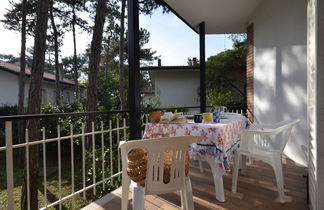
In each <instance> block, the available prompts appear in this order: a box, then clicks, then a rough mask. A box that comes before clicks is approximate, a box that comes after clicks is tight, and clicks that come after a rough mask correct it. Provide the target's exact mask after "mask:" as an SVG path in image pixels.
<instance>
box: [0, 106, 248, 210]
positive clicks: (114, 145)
mask: <svg viewBox="0 0 324 210" xmlns="http://www.w3.org/2000/svg"><path fill="white" fill-rule="evenodd" d="M173 111H175V112H177V110H173ZM224 111H228V110H224ZM231 112H234V111H233V110H232V111H231ZM235 112H236V113H241V114H243V110H238V109H237V110H235ZM198 113H200V112H199V110H198V109H196V110H191V111H187V112H184V115H185V116H189V115H194V114H198ZM244 113H245V112H244ZM64 115H67V116H68V114H63V116H64ZM142 119H143V123H144V125H146V123H147V122H148V121H149V120H148V115H143V117H142ZM12 124H13V121H12V120H8V121H5V146H0V153H1V152H5V153H6V155H5V157H6V172H5V173H6V179H7V187H6V190H7V209H14V206H15V203H14V187H15V185H14V184H15V183H14V150H18V149H19V148H23V149H22V150H23V151H25V154H24V155H25V158H26V160H27V161H26V171H27V205H28V209H29V207H30V187H29V186H30V179H29V174H30V172H29V168H30V167H29V148H30V147H31V146H34V145H38V146H39V147H41V148H42V151H41V152H42V160H40V162H41V163H40V165H42V166H43V167H42V173H43V180H42V183H43V185H44V187H43V199H42V205H40V209H47V208H51V207H54V206H58V207H59V209H61V208H62V203H63V202H64V201H66V200H68V199H72V202H74V199H75V198H76V196H77V195H80V194H82V198H83V199H87V195H86V191H89V190H92V194H93V195H96V193H97V190H96V188H97V186H98V185H102V189H103V190H105V188H106V184H107V182H111V181H112V180H113V179H114V178H116V179H119V180H120V178H121V176H120V175H121V164H120V158H121V157H120V152H119V149H118V145H119V141H120V140H123V141H127V140H128V139H127V129H129V127H128V126H127V121H126V119H125V118H122V119H121V118H118V119H117V120H115V121H114V125H113V122H112V121H111V120H109V121H108V123H107V125H105V124H104V122H103V121H101V122H99V125H98V124H95V123H94V122H92V124H91V128H92V129H91V131H90V132H86V131H85V124H84V123H82V124H81V131H80V132H78V133H75V132H74V131H75V130H77V129H75V127H73V125H72V124H70V131H69V134H67V135H61V134H62V132H61V130H62V129H61V127H60V125H57V136H56V137H54V138H53V137H51V138H47V137H46V131H47V129H49V128H46V127H43V128H42V129H41V133H42V138H41V139H40V140H36V141H34V140H30V139H29V138H28V129H26V133H25V134H26V135H25V143H20V144H14V143H13V125H12ZM96 128H97V129H96ZM65 133H66V132H65ZM142 134H143V133H142ZM86 136H91V137H92V138H91V144H92V147H91V151H90V152H89V151H88V159H86V148H85V142H86ZM80 139H81V154H82V184H81V183H76V180H75V171H76V170H77V168H76V167H75V165H76V160H75V156H76V154H75V145H76V143H77V142H79V143H80ZM66 141H69V142H70V148H69V150H70V158H69V160H70V167H71V172H70V173H71V189H70V191H71V193H69V194H68V195H66V193H64V195H63V193H62V143H63V142H66ZM51 142H56V143H57V171H58V179H57V185H58V186H57V190H58V193H57V194H58V199H57V200H55V201H53V200H52V201H51V202H50V201H49V200H48V192H47V191H48V180H47V173H48V167H47V149H46V147H47V144H48V143H51ZM107 147H108V150H105V148H107ZM65 149H66V148H65ZM98 150H100V153H101V154H100V155H101V157H105V158H101V160H100V161H101V166H99V167H101V174H98V172H96V167H98V163H97V164H96V158H98V157H97V156H98V154H97V153H96V151H97V152H98ZM116 150H117V151H116ZM107 151H108V152H107ZM79 153H80V151H79ZM89 153H90V154H89ZM113 153H117V163H116V162H115V164H114V161H113V159H114V157H113ZM89 156H90V157H91V159H92V160H91V163H90V165H91V167H92V176H91V177H89V176H87V174H86V173H87V171H86V163H87V164H89ZM87 160H88V161H87ZM63 161H64V164H68V163H67V162H66V159H63ZM79 165H80V164H78V166H79ZM106 166H108V167H109V169H110V170H109V174H108V175H107V172H106ZM105 172H106V173H105ZM86 178H88V181H87V180H86ZM89 179H91V181H90V182H89ZM77 184H78V186H79V187H78V188H76V185H77ZM80 185H81V186H82V187H81V189H80ZM39 190H40V189H39ZM16 196H17V195H16ZM16 205H17V204H16ZM2 207H3V206H2Z"/></svg>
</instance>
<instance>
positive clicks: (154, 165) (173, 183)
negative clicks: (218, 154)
mask: <svg viewBox="0 0 324 210" xmlns="http://www.w3.org/2000/svg"><path fill="white" fill-rule="evenodd" d="M197 140H198V139H197V137H193V136H179V137H166V138H157V139H148V140H136V141H129V142H121V144H120V149H121V155H122V166H123V172H122V210H126V209H127V208H128V194H129V185H130V178H129V177H128V175H127V161H128V160H127V155H128V153H129V152H130V151H131V150H132V149H134V148H141V149H144V150H145V151H146V152H147V156H148V157H147V169H146V179H145V187H141V186H140V185H138V184H136V183H134V182H132V185H133V186H132V190H133V209H135V210H143V209H144V194H145V195H152V194H163V193H168V192H175V191H181V207H182V209H188V210H191V209H194V207H193V199H192V189H191V182H190V178H189V176H186V175H185V160H186V152H187V151H188V146H189V145H190V144H192V143H194V142H197ZM166 150H168V151H171V152H172V161H171V173H170V174H171V176H170V181H169V182H168V183H164V182H163V173H164V151H166Z"/></svg>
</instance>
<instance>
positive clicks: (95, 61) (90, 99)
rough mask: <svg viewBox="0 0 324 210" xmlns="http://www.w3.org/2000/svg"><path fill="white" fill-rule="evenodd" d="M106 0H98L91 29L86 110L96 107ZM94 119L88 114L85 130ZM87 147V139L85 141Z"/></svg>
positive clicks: (94, 109) (93, 109) (92, 109)
mask: <svg viewBox="0 0 324 210" xmlns="http://www.w3.org/2000/svg"><path fill="white" fill-rule="evenodd" d="M106 4H107V0H98V4H97V8H96V17H95V26H94V29H93V35H92V41H91V53H90V58H89V74H88V83H89V85H88V95H87V110H88V111H96V109H97V87H98V84H97V82H98V72H99V63H100V54H101V45H102V44H101V43H102V36H103V27H104V24H105V16H106V12H107V5H106ZM94 121H95V117H94V116H92V115H90V116H89V117H87V123H86V125H87V131H90V130H91V123H92V122H94ZM87 144H88V148H89V147H90V146H89V141H87Z"/></svg>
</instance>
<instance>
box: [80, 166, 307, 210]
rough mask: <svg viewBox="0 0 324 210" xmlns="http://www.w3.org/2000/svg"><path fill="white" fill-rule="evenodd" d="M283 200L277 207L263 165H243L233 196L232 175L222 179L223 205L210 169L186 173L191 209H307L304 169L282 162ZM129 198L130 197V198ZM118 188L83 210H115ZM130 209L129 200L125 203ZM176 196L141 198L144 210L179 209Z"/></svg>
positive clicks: (195, 168) (272, 183)
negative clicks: (191, 198) (284, 199)
mask: <svg viewBox="0 0 324 210" xmlns="http://www.w3.org/2000/svg"><path fill="white" fill-rule="evenodd" d="M283 167H284V169H283V170H284V177H285V196H286V203H285V204H280V203H279V201H278V193H277V189H276V185H275V178H274V173H273V170H272V169H271V167H270V166H268V165H267V164H265V163H263V162H261V161H256V160H252V161H251V163H249V164H247V173H246V175H241V174H240V175H239V179H238V188H237V193H235V194H233V193H231V192H230V189H231V180H232V175H231V174H226V175H225V176H224V188H225V197H226V201H225V202H224V203H220V202H218V201H216V199H215V191H214V183H213V180H212V175H211V172H210V169H209V167H208V166H207V165H205V168H206V170H205V172H204V173H200V172H199V169H198V166H197V164H196V163H193V164H192V167H191V169H190V178H191V181H192V188H193V196H194V205H195V209H196V210H200V209H201V210H202V209H204V210H205V209H213V210H217V209H235V210H237V209H240V210H241V209H249V210H250V209H276V210H279V209H294V210H295V209H300V210H305V209H308V205H307V203H306V179H305V178H303V175H306V173H307V169H306V168H305V167H302V166H298V165H296V164H294V163H293V162H292V161H289V160H285V161H284V166H283ZM130 198H131V197H130ZM120 203H121V188H119V189H117V190H115V191H114V192H113V193H112V194H110V195H108V196H107V197H106V198H103V199H101V200H100V201H98V202H96V203H92V204H91V205H89V206H88V207H86V208H85V209H95V210H102V209H109V210H119V209H120V207H121V205H120ZM129 206H130V207H129V209H132V208H131V200H130V202H129ZM179 206H180V195H179V193H169V194H164V195H156V196H152V195H149V196H145V209H148V210H155V209H165V210H171V209H180V207H179Z"/></svg>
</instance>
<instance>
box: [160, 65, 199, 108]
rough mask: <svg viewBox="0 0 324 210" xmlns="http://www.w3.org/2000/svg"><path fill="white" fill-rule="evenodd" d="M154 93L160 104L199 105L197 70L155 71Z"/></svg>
mask: <svg viewBox="0 0 324 210" xmlns="http://www.w3.org/2000/svg"><path fill="white" fill-rule="evenodd" d="M154 78H155V95H156V96H157V97H159V99H160V106H170V105H183V106H199V98H198V89H199V72H198V71H186V70H184V71H174V72H173V71H164V72H163V71H162V70H161V71H156V72H154Z"/></svg>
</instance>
